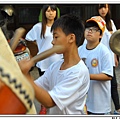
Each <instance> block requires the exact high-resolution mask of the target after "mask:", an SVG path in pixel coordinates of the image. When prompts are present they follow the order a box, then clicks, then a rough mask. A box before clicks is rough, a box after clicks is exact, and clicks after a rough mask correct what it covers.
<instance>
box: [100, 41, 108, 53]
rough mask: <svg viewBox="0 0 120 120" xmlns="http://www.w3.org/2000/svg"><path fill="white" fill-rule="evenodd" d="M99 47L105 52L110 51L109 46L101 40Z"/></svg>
mask: <svg viewBox="0 0 120 120" xmlns="http://www.w3.org/2000/svg"><path fill="white" fill-rule="evenodd" d="M99 49H100V50H101V51H102V52H103V53H109V50H108V48H107V47H106V46H105V45H104V44H103V43H101V42H100V44H99Z"/></svg>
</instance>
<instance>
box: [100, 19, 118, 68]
mask: <svg viewBox="0 0 120 120" xmlns="http://www.w3.org/2000/svg"><path fill="white" fill-rule="evenodd" d="M111 23H112V29H113V33H114V32H115V31H116V30H117V29H116V26H115V24H114V22H113V20H111ZM110 37H111V33H110V32H109V31H108V30H107V28H106V29H105V31H104V34H103V36H102V39H101V42H102V43H103V44H104V45H105V46H106V47H107V48H108V49H109V51H110V53H111V56H112V63H113V66H115V58H114V53H113V51H112V50H111V48H110V45H109V41H110Z"/></svg>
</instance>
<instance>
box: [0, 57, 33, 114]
mask: <svg viewBox="0 0 120 120" xmlns="http://www.w3.org/2000/svg"><path fill="white" fill-rule="evenodd" d="M3 60H4V59H3V58H2V57H0V62H1V63H2V65H0V114H26V113H27V112H29V110H30V109H31V108H32V105H33V100H34V90H33V88H32V86H31V84H30V83H29V82H28V81H27V80H26V78H25V77H24V76H23V75H22V74H21V73H19V72H18V71H17V70H14V69H15V68H12V65H11V64H9V63H8V62H7V61H6V60H4V61H3Z"/></svg>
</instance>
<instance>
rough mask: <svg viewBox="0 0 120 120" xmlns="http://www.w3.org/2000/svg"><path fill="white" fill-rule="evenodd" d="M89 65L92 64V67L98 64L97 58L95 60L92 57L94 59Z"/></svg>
mask: <svg viewBox="0 0 120 120" xmlns="http://www.w3.org/2000/svg"><path fill="white" fill-rule="evenodd" d="M91 65H92V66H93V67H96V66H98V60H97V59H96V58H94V59H93V60H92V61H91Z"/></svg>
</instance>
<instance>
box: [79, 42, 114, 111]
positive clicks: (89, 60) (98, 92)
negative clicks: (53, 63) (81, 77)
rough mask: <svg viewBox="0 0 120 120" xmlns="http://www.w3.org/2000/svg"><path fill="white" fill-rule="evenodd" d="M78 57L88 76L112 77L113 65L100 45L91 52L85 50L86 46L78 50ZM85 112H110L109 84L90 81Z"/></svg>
mask: <svg viewBox="0 0 120 120" xmlns="http://www.w3.org/2000/svg"><path fill="white" fill-rule="evenodd" d="M78 51H79V55H80V57H81V58H82V59H84V61H85V64H86V65H87V67H88V69H89V73H90V74H99V73H105V74H107V75H110V76H113V65H112V63H111V56H110V52H109V50H108V49H107V47H106V46H105V45H103V44H102V43H100V44H99V45H98V46H97V47H96V48H94V49H92V50H87V49H86V44H83V45H82V46H80V47H79V48H78ZM86 105H87V110H88V111H90V112H92V113H107V112H110V111H111V82H110V81H98V80H90V88H89V91H88V95H87V101H86Z"/></svg>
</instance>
